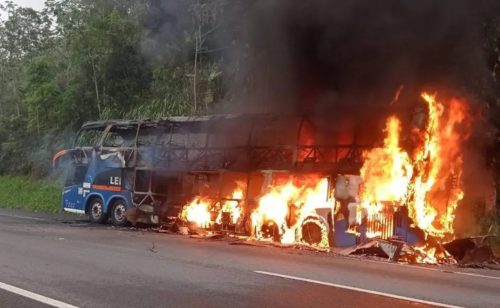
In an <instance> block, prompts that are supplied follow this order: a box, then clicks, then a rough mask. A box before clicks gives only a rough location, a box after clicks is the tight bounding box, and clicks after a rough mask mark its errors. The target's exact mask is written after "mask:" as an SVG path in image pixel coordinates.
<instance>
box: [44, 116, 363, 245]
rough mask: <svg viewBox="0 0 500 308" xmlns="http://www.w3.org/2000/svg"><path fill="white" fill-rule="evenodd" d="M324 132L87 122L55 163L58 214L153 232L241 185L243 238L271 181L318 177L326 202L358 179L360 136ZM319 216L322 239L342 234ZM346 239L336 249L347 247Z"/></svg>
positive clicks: (295, 126) (311, 126)
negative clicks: (145, 226)
mask: <svg viewBox="0 0 500 308" xmlns="http://www.w3.org/2000/svg"><path fill="white" fill-rule="evenodd" d="M319 125H321V124H319ZM330 126H331V125H325V127H321V128H320V130H321V132H322V133H321V134H317V133H316V132H317V131H318V123H317V122H316V123H313V121H311V120H310V119H308V118H307V117H282V116H275V115H215V116H204V117H173V118H165V119H162V120H155V121H152V120H143V121H97V122H88V123H85V124H84V125H83V126H82V127H81V129H80V130H79V132H78V133H77V136H76V139H75V142H74V146H73V148H72V149H69V150H64V151H61V152H59V153H57V154H56V155H55V156H54V159H53V164H54V166H55V167H61V166H64V168H65V169H66V170H67V172H66V173H67V177H66V182H65V187H64V189H63V194H62V207H63V209H64V210H65V211H68V212H72V213H80V214H87V215H88V216H89V218H90V220H91V221H92V222H95V223H106V222H108V221H111V223H112V224H114V225H116V226H124V225H126V224H127V222H128V221H131V222H133V223H136V222H142V223H149V224H159V223H162V222H166V221H167V222H168V221H169V220H172V219H175V218H176V217H178V215H179V212H180V210H181V208H182V206H184V205H186V204H187V203H188V202H189V201H190V200H192V199H193V197H194V196H197V195H204V196H210V197H211V198H213V200H214V202H222V201H223V200H227V199H231V198H232V197H231V192H232V191H234V189H235V185H236V183H238V185H240V187H242V189H243V190H244V193H243V197H242V198H241V199H239V200H233V201H237V202H240V203H241V204H242V207H243V208H244V214H245V215H246V216H245V215H244V216H243V217H242V219H241V222H240V224H241V225H242V226H243V230H244V231H245V232H249V230H248V228H247V225H248V218H249V217H248V213H250V210H251V209H253V208H255V200H256V199H257V198H258V197H259V196H260V194H261V193H262V191H263V190H264V189H265V188H266V187H268V186H269V185H270V184H272V183H273V182H274V181H279V180H280V178H283V177H288V178H289V177H295V178H299V179H300V178H301V177H304V176H308V175H311V174H314V175H315V176H319V177H322V178H326V179H328V181H329V187H330V188H329V191H328V192H327V193H326V195H325V196H324V197H325V198H332V195H333V193H332V191H333V187H334V185H335V179H336V177H337V176H338V175H339V174H355V173H358V172H359V169H360V167H361V164H362V160H361V153H362V150H363V149H365V148H367V147H368V146H367V145H363V144H361V142H359V141H362V138H361V139H359V138H360V136H359V134H346V133H345V131H342V132H341V131H335V130H331V131H328V129H327V127H330ZM245 209H247V211H245ZM318 212H321V213H323V214H322V215H323V218H322V219H321V222H319V223H321V224H326V225H327V226H326V227H325V230H330V231H331V230H333V226H332V224H333V221H336V220H338V221H339V225H338V226H339V228H340V227H341V228H343V229H347V227H348V226H347V224H348V223H347V220H348V217H347V216H349V214H348V213H346V214H345V215H341V216H342V217H340V218H339V219H336V218H335V217H333V215H334V209H333V208H326V209H324V210H321V211H318ZM337 212H338V213H340V214H342V211H337ZM246 222H247V223H246ZM344 231H345V230H344ZM342 234H343V233H342V232H338V234H336V236H338V237H339V238H338V239H337V242H339V243H340V242H345V241H347V242H348V243H351V242H352V241H353V237H352V236H351V235H349V234H344V235H345V237H344V238H343V237H342ZM346 239H347V240H346Z"/></svg>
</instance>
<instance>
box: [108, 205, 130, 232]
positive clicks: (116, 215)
mask: <svg viewBox="0 0 500 308" xmlns="http://www.w3.org/2000/svg"><path fill="white" fill-rule="evenodd" d="M126 212H127V206H126V205H125V203H124V202H123V201H122V200H117V201H115V202H114V204H113V208H112V210H111V222H112V223H113V225H115V226H117V227H124V226H125V225H126V224H127V215H126Z"/></svg>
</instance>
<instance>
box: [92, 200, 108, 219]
mask: <svg viewBox="0 0 500 308" xmlns="http://www.w3.org/2000/svg"><path fill="white" fill-rule="evenodd" d="M89 218H90V222H92V223H96V224H104V223H106V222H107V220H108V215H107V214H106V213H105V212H104V203H103V202H102V200H101V198H94V199H92V200H90V204H89Z"/></svg>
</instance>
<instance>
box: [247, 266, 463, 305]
mask: <svg viewBox="0 0 500 308" xmlns="http://www.w3.org/2000/svg"><path fill="white" fill-rule="evenodd" d="M254 273H257V274H263V275H268V276H275V277H280V278H285V279H291V280H298V281H303V282H309V283H315V284H319V285H324V286H330V287H335V288H340V289H346V290H351V291H357V292H363V293H368V294H373V295H380V296H385V297H391V298H395V299H400V300H405V301H410V302H416V303H421V304H427V305H433V306H439V307H447V308H463V307H461V306H455V305H448V304H443V303H437V302H432V301H426V300H422V299H417V298H412V297H406V296H401V295H396V294H391V293H385V292H379V291H372V290H368V289H361V288H356V287H351V286H345V285H341V284H336V283H330V282H324V281H319V280H313V279H307V278H301V277H296V276H289V275H283V274H277V273H272V272H265V271H254Z"/></svg>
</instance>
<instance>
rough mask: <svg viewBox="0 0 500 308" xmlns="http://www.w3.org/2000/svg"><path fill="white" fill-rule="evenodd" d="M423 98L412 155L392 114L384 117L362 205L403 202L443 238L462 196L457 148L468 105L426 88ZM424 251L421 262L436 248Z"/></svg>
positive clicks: (369, 159)
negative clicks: (423, 114) (423, 113)
mask: <svg viewBox="0 0 500 308" xmlns="http://www.w3.org/2000/svg"><path fill="white" fill-rule="evenodd" d="M421 97H422V98H423V100H424V101H425V102H426V104H427V109H428V115H427V123H426V125H425V128H423V129H414V132H415V133H416V134H417V135H418V137H419V138H418V139H419V140H421V142H420V144H419V145H418V146H417V147H416V150H415V151H414V153H413V155H412V156H411V159H410V155H409V154H408V153H407V152H406V151H404V150H403V149H402V148H401V146H400V131H401V123H400V121H399V120H398V119H397V118H396V117H390V118H389V119H388V120H387V124H386V128H385V130H384V131H385V133H386V138H385V140H384V147H383V148H375V149H372V150H371V151H369V152H368V153H365V155H364V157H365V162H364V165H363V167H362V170H361V176H362V178H363V181H364V187H363V191H362V195H361V198H362V205H363V208H366V209H368V212H369V213H370V214H373V213H380V212H381V211H382V208H383V207H382V206H381V205H380V202H382V201H392V202H396V203H397V204H399V205H405V204H406V205H407V206H408V211H409V216H410V218H411V219H412V220H413V222H414V223H415V225H417V226H418V227H419V228H420V229H422V230H424V231H425V232H426V234H429V235H432V236H436V237H444V236H446V235H452V234H453V221H454V218H455V210H456V208H457V206H458V203H459V202H460V200H462V199H463V196H464V194H463V191H462V189H461V175H462V164H463V159H462V155H461V152H460V147H461V143H462V142H463V141H464V140H465V139H466V138H467V137H468V132H467V131H468V129H469V123H468V116H467V109H466V103H465V102H464V101H461V100H458V99H451V100H449V101H445V102H441V101H438V100H437V96H436V94H429V93H427V92H424V93H422V94H421ZM464 127H465V128H466V129H465V130H460V128H464ZM422 250H423V249H422ZM427 252H428V258H427V259H426V260H425V262H431V261H433V257H432V256H431V255H434V252H432V251H431V250H430V249H428V250H427ZM434 259H435V258H434Z"/></svg>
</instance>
